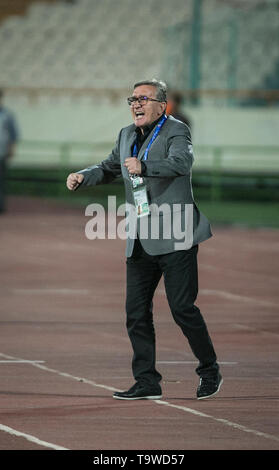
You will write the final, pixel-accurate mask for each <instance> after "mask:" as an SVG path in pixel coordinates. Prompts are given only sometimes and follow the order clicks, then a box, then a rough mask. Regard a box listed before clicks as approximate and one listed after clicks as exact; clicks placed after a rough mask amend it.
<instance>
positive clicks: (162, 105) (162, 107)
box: [159, 102, 167, 114]
mask: <svg viewBox="0 0 279 470" xmlns="http://www.w3.org/2000/svg"><path fill="white" fill-rule="evenodd" d="M159 104H160V114H162V113H163V112H165V111H166V108H167V103H165V102H162V103H159Z"/></svg>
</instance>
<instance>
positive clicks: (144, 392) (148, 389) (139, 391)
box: [113, 382, 162, 400]
mask: <svg viewBox="0 0 279 470" xmlns="http://www.w3.org/2000/svg"><path fill="white" fill-rule="evenodd" d="M161 397H162V390H161V387H160V385H154V386H153V385H146V384H140V383H138V382H137V383H135V385H133V386H132V387H131V388H130V389H129V390H127V391H126V392H114V394H113V398H116V399H117V400H144V399H145V400H148V399H149V400H159V398H161Z"/></svg>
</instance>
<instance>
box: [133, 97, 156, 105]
mask: <svg viewBox="0 0 279 470" xmlns="http://www.w3.org/2000/svg"><path fill="white" fill-rule="evenodd" d="M148 101H157V102H158V103H163V101H161V100H156V99H155V98H149V97H148V96H139V97H136V96H129V98H127V102H128V105H129V106H133V104H135V103H136V102H138V103H139V104H140V105H143V104H146V103H147V102H148Z"/></svg>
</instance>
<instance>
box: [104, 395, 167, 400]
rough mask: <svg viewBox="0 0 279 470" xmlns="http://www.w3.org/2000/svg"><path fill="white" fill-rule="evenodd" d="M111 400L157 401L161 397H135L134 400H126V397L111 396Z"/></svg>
mask: <svg viewBox="0 0 279 470" xmlns="http://www.w3.org/2000/svg"><path fill="white" fill-rule="evenodd" d="M113 398H115V399H116V400H129V401H131V400H159V399H160V398H162V395H149V396H147V397H135V398H126V397H117V396H114V395H113Z"/></svg>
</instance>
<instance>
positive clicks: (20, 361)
mask: <svg viewBox="0 0 279 470" xmlns="http://www.w3.org/2000/svg"><path fill="white" fill-rule="evenodd" d="M44 363H45V361H28V360H25V359H7V360H6V361H4V360H3V361H0V364H44Z"/></svg>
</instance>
